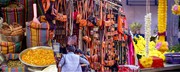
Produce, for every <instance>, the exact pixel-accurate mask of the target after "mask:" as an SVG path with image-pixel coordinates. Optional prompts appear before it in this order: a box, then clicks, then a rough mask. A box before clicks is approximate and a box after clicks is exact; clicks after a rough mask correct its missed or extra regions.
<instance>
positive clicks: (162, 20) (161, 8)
mask: <svg viewBox="0 0 180 72" xmlns="http://www.w3.org/2000/svg"><path fill="white" fill-rule="evenodd" d="M158 2H159V3H158V4H159V5H158V35H159V38H158V42H157V47H156V48H157V49H158V50H159V51H161V52H162V53H163V52H165V51H167V50H168V43H167V42H166V41H165V36H166V28H167V27H166V26H167V0H158Z"/></svg>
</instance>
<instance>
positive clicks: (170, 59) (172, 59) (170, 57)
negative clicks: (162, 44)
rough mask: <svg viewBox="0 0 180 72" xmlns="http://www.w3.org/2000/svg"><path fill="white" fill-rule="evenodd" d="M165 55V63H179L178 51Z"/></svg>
mask: <svg viewBox="0 0 180 72" xmlns="http://www.w3.org/2000/svg"><path fill="white" fill-rule="evenodd" d="M165 56H166V63H168V64H180V53H168V54H166V55H165Z"/></svg>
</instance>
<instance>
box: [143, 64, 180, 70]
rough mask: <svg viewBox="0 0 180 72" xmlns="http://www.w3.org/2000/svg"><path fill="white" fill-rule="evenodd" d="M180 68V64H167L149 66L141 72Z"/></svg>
mask: <svg viewBox="0 0 180 72" xmlns="http://www.w3.org/2000/svg"><path fill="white" fill-rule="evenodd" d="M176 69H180V64H165V65H164V67H163V68H148V69H141V72H158V71H167V70H169V71H170V70H176Z"/></svg>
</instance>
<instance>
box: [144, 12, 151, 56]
mask: <svg viewBox="0 0 180 72" xmlns="http://www.w3.org/2000/svg"><path fill="white" fill-rule="evenodd" d="M150 37H151V13H148V14H147V15H145V40H146V46H145V47H146V57H148V54H149V42H150Z"/></svg>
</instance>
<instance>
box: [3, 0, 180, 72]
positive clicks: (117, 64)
mask: <svg viewBox="0 0 180 72" xmlns="http://www.w3.org/2000/svg"><path fill="white" fill-rule="evenodd" d="M12 1H13V2H10V0H6V2H3V1H0V5H1V6H2V8H1V11H2V15H3V17H2V18H0V27H1V28H0V50H1V53H0V64H1V69H2V71H3V72H9V71H10V72H14V71H16V72H28V71H40V72H49V71H53V72H57V70H58V68H59V66H58V65H59V62H60V60H61V57H63V55H65V54H66V53H67V52H66V47H67V46H75V48H76V49H80V50H82V51H83V52H84V56H85V58H86V59H87V60H88V62H89V63H90V65H89V67H90V71H96V72H106V71H107V72H112V71H115V72H116V71H118V72H127V71H130V72H138V71H143V72H144V71H145V72H146V71H148V72H149V71H164V70H172V69H178V68H179V67H180V66H179V63H180V62H179V61H180V60H179V59H174V57H175V56H177V57H178V56H179V53H177V54H176V53H172V52H173V51H176V52H178V51H177V50H176V49H177V48H171V49H169V50H168V48H169V46H168V43H167V41H166V40H165V37H166V27H167V18H168V17H167V0H159V1H158V14H157V16H158V33H157V36H155V37H154V39H152V38H153V37H152V36H151V22H152V17H151V16H152V14H151V12H150V0H146V15H145V20H144V21H145V27H144V30H145V33H144V35H143V36H142V35H140V34H139V33H140V29H141V28H142V25H141V24H139V23H133V24H131V25H129V26H128V24H127V22H126V21H127V20H128V19H127V18H126V15H125V12H124V9H123V6H122V4H121V1H119V0H34V1H30V0H12ZM1 3H2V4H1ZM177 3H178V2H177ZM177 3H176V5H178V4H177ZM176 5H175V6H173V7H176ZM178 8H179V6H178ZM29 9H30V10H29ZM173 9H174V10H173ZM173 9H172V11H173V13H174V14H177V15H178V11H177V12H176V10H178V9H176V8H173ZM2 21H3V22H2ZM24 40H25V41H26V42H24ZM24 45H26V46H27V47H25V46H24ZM174 60H176V61H174ZM9 63H10V65H9ZM166 63H170V64H166ZM11 64H13V66H12V65H11Z"/></svg>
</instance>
